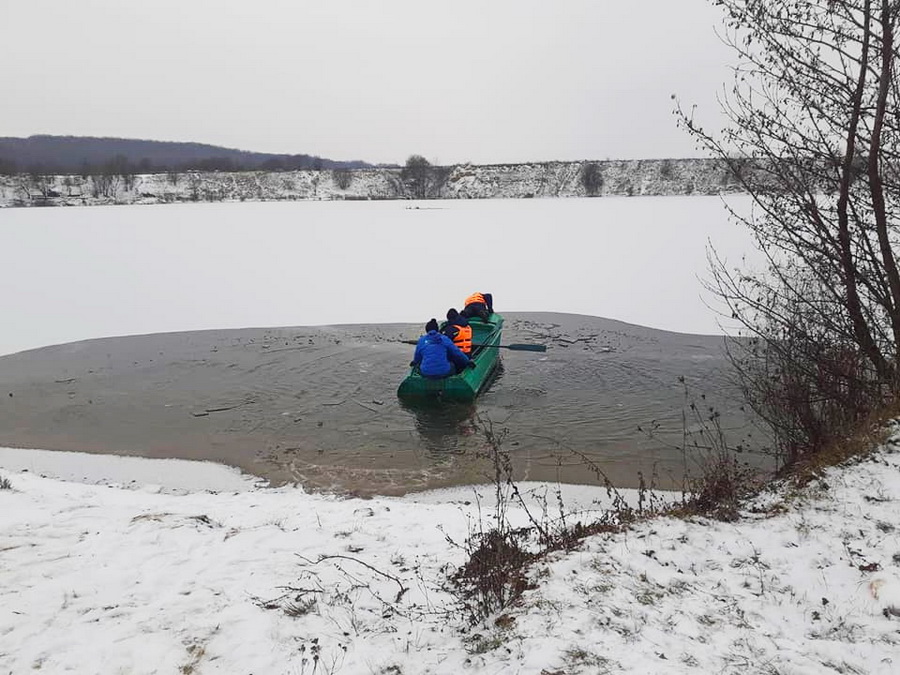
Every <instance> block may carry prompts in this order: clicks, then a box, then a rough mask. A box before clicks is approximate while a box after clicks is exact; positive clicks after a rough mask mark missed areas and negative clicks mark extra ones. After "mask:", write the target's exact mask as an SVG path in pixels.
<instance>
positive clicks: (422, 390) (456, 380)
mask: <svg viewBox="0 0 900 675" xmlns="http://www.w3.org/2000/svg"><path fill="white" fill-rule="evenodd" d="M469 325H470V326H472V345H473V347H472V356H471V358H472V360H473V361H475V367H474V368H466V369H465V370H464V371H463V372H461V373H459V374H458V375H451V376H449V377H444V378H441V379H438V380H435V379H431V378H428V377H422V375H421V373H419V369H418V368H410V371H409V375H407V376H406V378H405V379H404V380H403V382H401V383H400V387H399V388H398V389H397V396H399V397H400V398H401V399H404V400H409V399H428V398H441V399H445V400H448V401H473V400H474V399H475V397H476V396H478V393H479V392H480V391H481V390H482V389H483V388H484V386H485V385H486V384H487V383H488V382H489V381H490V379H491V374H492V373H493V372H494V369H495V368H496V367H497V364H498V363H499V361H500V349H499V348H498V347H497V345H499V344H500V333H501V331H502V330H503V317H502V316H501V315H500V314H497V313H496V312H495V313H494V314H491V315H490V317H488V320H487V321H482V320H481V319H478V318H471V319H469ZM442 327H443V326H442ZM474 345H478V346H477V347H476V346H474Z"/></svg>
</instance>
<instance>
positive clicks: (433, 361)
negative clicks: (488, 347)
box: [409, 319, 475, 379]
mask: <svg viewBox="0 0 900 675" xmlns="http://www.w3.org/2000/svg"><path fill="white" fill-rule="evenodd" d="M409 365H410V366H411V367H413V368H415V367H416V366H419V372H420V373H422V376H423V377H429V378H433V379H440V378H442V377H447V376H448V375H455V374H456V373H459V372H462V371H463V370H464V369H465V368H467V367H468V368H474V367H475V362H474V361H472V360H471V359H469V357H468V356H466V355H465V354H463V352H462V351H461V350H460V348H459V347H457V346H456V345H455V344H453V340H451V339H450V338H448V337H447V336H446V335H443V334H441V333H439V332H438V322H437V320H436V319H431V321H429V322H428V323H427V324H425V335H423V336H422V337H420V338H419V341H418V343H416V353H415V354H414V355H413V360H412V361H411V362H410V364H409Z"/></svg>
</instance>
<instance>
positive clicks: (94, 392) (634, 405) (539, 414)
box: [0, 313, 764, 494]
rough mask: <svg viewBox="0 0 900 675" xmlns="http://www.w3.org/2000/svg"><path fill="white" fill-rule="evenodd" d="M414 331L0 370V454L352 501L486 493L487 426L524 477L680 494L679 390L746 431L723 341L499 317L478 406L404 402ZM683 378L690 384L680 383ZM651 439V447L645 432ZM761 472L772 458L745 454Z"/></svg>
mask: <svg viewBox="0 0 900 675" xmlns="http://www.w3.org/2000/svg"><path fill="white" fill-rule="evenodd" d="M418 330H419V328H418V326H416V325H395V324H391V325H361V326H352V325H350V326H330V327H321V328H280V329H242V330H223V331H198V332H192V333H169V334H159V335H146V336H133V337H122V338H109V339H102V340H90V341H86V342H83V343H77V349H73V346H72V345H61V346H58V347H48V348H44V349H39V350H33V351H29V352H22V353H19V354H13V355H10V356H5V357H0V390H7V391H9V392H13V393H14V394H15V396H14V398H7V399H6V400H5V401H4V405H5V406H7V407H8V408H9V412H10V414H7V415H3V416H0V445H10V446H18V447H36V448H52V449H62V450H81V451H91V452H114V453H120V454H131V455H144V456H151V457H185V458H191V459H209V460H215V461H220V462H225V463H228V464H232V465H235V466H239V467H241V468H242V469H244V470H246V471H249V472H252V473H255V474H258V475H260V476H263V477H266V478H269V479H270V480H271V481H273V482H275V483H279V482H285V481H300V482H302V483H304V484H306V485H308V486H310V487H313V488H320V489H337V490H341V491H350V492H355V493H357V494H375V493H383V494H400V493H403V492H407V491H410V490H419V489H428V488H435V487H445V486H451V485H457V484H463V483H471V482H483V481H486V480H489V478H490V475H491V471H492V470H491V467H490V464H489V463H488V462H487V460H486V453H485V445H486V443H485V435H484V426H485V425H493V429H494V431H495V432H496V433H497V434H499V435H502V447H503V448H504V449H506V450H508V451H509V452H510V455H511V457H512V459H513V463H514V466H515V471H516V476H517V477H518V478H528V479H531V480H557V479H558V480H563V481H565V482H582V483H583V482H588V483H594V482H597V481H598V480H601V479H602V478H601V476H600V474H604V475H606V476H608V477H609V478H610V479H611V480H613V481H614V482H615V483H616V484H618V485H622V486H633V485H636V484H637V481H638V472H642V473H643V474H644V475H645V476H649V475H651V474H652V473H654V472H656V473H657V474H658V475H659V476H660V480H661V481H663V482H665V483H667V484H669V485H678V484H680V477H681V474H682V471H683V467H684V462H685V459H684V457H683V456H682V453H681V452H680V451H678V450H675V449H673V447H672V446H673V445H677V444H679V443H680V442H681V432H682V421H681V420H682V417H681V416H682V410H683V409H684V406H685V401H686V394H685V388H686V387H687V390H688V391H689V392H690V393H691V394H692V395H694V396H697V395H699V394H701V393H702V394H705V395H706V397H707V401H708V402H709V403H710V405H714V406H716V407H717V408H718V409H719V410H720V411H722V412H723V413H724V416H723V420H724V421H725V423H726V425H727V426H729V427H733V428H735V429H737V430H738V431H741V430H743V429H745V428H746V427H747V420H746V419H745V418H744V416H743V413H741V412H740V410H739V406H738V402H737V396H736V392H735V391H734V390H733V388H732V387H730V385H728V383H727V379H726V378H725V376H724V375H725V369H726V359H725V356H724V353H723V345H722V339H721V338H716V337H710V336H696V335H680V334H676V333H667V332H664V331H655V330H652V329H649V328H643V327H639V326H630V325H628V324H623V323H620V322H616V321H611V320H606V319H600V318H596V317H585V316H577V315H565V314H549V313H547V314H524V313H511V314H509V315H507V328H506V329H505V331H504V340H505V341H506V342H542V343H544V344H547V345H548V350H547V352H545V353H537V352H518V351H506V350H504V353H503V355H502V359H501V367H500V368H499V369H498V372H497V375H496V377H495V379H494V381H493V382H492V383H491V385H490V386H489V387H488V389H487V390H486V391H485V392H484V393H483V394H482V395H481V396H479V398H478V400H477V401H476V402H475V403H474V404H468V405H442V406H408V405H404V404H403V403H401V402H400V401H398V400H397V398H396V394H395V392H396V387H397V385H398V383H399V382H400V380H401V379H402V377H403V376H404V375H405V373H406V368H407V363H408V361H409V357H410V354H411V352H412V349H413V347H412V346H410V345H405V344H402V343H401V342H400V341H401V340H404V339H407V340H408V339H414V338H415V337H417V334H418ZM679 378H684V380H685V383H684V384H682V382H680V381H679ZM650 430H653V437H651V436H650V434H649V432H650ZM751 458H752V459H753V461H754V462H756V463H760V464H761V463H763V462H764V459H763V458H761V457H757V456H751Z"/></svg>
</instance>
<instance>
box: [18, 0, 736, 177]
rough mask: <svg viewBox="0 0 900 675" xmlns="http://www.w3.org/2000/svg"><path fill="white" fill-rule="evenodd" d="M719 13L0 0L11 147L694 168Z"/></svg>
mask: <svg viewBox="0 0 900 675" xmlns="http://www.w3.org/2000/svg"><path fill="white" fill-rule="evenodd" d="M720 23H721V15H720V13H719V10H717V9H715V8H714V7H711V3H710V2H709V1H708V0H456V1H455V2H430V1H428V0H337V1H335V0H318V1H316V2H308V1H307V0H241V1H239V0H152V1H149V2H131V1H126V0H77V1H73V0H0V64H2V65H0V91H3V93H4V95H3V99H4V102H3V105H2V107H0V136H28V135H31V134H38V133H45V134H71V135H79V136H82V135H85V136H86V135H91V136H118V137H127V138H147V139H154V140H173V141H197V142H203V143H212V144H215V145H223V146H227V147H233V148H240V149H243V150H255V151H262V152H287V153H308V154H314V155H320V156H323V157H328V158H331V159H363V160H367V161H370V162H395V163H402V162H403V161H405V159H406V157H407V156H408V155H410V154H413V153H416V154H421V155H424V156H425V157H427V158H428V159H429V160H431V161H432V162H440V163H447V164H450V163H459V162H466V161H471V162H476V163H490V162H520V161H529V160H535V161H538V160H555V159H558V160H577V159H636V158H662V157H688V156H697V155H698V153H697V151H696V150H695V148H694V145H693V143H692V141H691V140H690V138H688V137H687V135H686V134H685V133H684V132H682V131H680V130H678V129H677V128H676V126H675V120H674V118H673V116H672V105H673V102H672V100H671V98H670V96H671V95H672V94H676V95H677V96H678V97H679V98H680V99H681V100H682V102H683V103H685V104H687V105H688V106H690V105H691V104H697V106H698V115H699V117H700V118H701V119H703V120H712V121H716V120H717V119H718V113H717V111H718V106H717V104H716V101H715V97H716V94H717V93H718V92H719V91H720V90H721V87H722V84H723V83H724V82H725V81H727V79H728V76H729V73H728V69H727V64H728V62H729V61H730V53H729V52H728V50H727V49H726V48H725V47H724V46H723V45H722V44H721V43H720V42H719V39H718V38H717V37H716V35H715V33H714V28H715V27H716V26H717V25H719V24H720Z"/></svg>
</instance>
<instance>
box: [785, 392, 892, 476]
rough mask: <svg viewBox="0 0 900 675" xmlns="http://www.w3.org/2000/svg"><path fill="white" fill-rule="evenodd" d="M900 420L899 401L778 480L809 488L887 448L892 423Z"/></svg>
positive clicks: (798, 462)
mask: <svg viewBox="0 0 900 675" xmlns="http://www.w3.org/2000/svg"><path fill="white" fill-rule="evenodd" d="M898 418H900V401H896V402H894V403H892V404H890V405H888V406H885V407H883V408H882V409H881V410H879V411H878V412H876V413H873V414H871V415H869V416H868V417H867V418H866V419H865V420H864V421H863V422H862V423H860V424H859V426H858V427H857V428H856V429H855V430H852V431H851V432H849V433H848V434H847V435H846V436H844V437H842V438H836V439H834V440H832V441H831V442H830V443H828V444H827V445H826V446H825V447H824V448H823V449H822V450H820V451H819V452H816V453H814V454H811V455H808V456H804V457H803V458H802V459H801V460H799V461H797V462H795V463H794V464H792V465H790V466H787V467H785V468H784V469H782V471H781V472H780V473H779V477H781V478H787V479H789V480H791V481H792V482H794V483H795V484H796V485H798V486H802V485H806V484H807V483H809V482H810V481H812V480H814V479H816V478H818V477H819V476H821V474H822V472H823V471H824V470H825V469H827V468H829V467H832V466H838V465H840V464H843V463H844V462H847V461H849V460H852V459H855V458H860V459H861V458H863V457H865V456H867V455H868V454H869V453H871V452H872V451H873V450H875V449H877V448H879V447H880V446H882V445H884V444H885V443H886V442H887V440H888V438H889V437H890V435H891V433H892V431H893V429H892V422H893V421H894V420H896V419H898Z"/></svg>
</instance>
